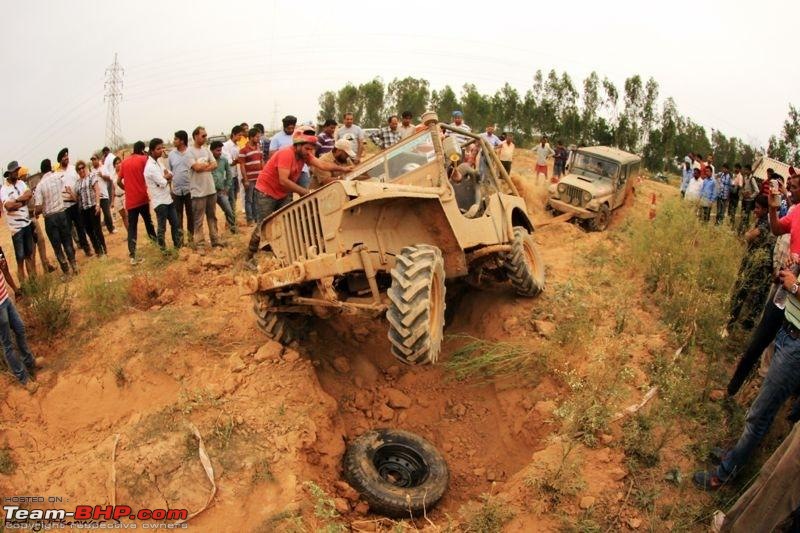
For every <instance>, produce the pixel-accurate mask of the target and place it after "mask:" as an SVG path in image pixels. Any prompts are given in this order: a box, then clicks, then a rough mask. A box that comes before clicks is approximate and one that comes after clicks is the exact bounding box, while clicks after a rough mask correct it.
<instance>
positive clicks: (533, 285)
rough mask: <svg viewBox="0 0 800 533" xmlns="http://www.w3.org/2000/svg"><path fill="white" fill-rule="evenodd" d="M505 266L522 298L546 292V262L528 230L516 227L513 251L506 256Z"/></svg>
mask: <svg viewBox="0 0 800 533" xmlns="http://www.w3.org/2000/svg"><path fill="white" fill-rule="evenodd" d="M503 266H504V268H505V271H506V275H507V276H508V279H509V281H511V285H512V286H513V287H514V290H516V291H517V294H519V295H520V296H536V295H537V294H539V293H540V292H542V291H543V290H544V262H543V261H542V257H541V256H540V255H539V250H538V249H537V248H536V243H535V242H534V240H533V237H532V236H531V234H530V233H528V230H527V229H525V228H523V227H520V226H514V240H513V241H511V251H510V252H509V253H507V254H506V257H505V263H504V265H503Z"/></svg>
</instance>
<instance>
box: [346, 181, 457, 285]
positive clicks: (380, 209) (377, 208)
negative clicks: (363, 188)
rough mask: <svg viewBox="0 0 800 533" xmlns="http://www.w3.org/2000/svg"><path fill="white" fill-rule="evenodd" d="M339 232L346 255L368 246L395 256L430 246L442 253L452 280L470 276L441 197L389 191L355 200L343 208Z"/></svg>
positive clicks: (447, 272) (384, 253)
mask: <svg viewBox="0 0 800 533" xmlns="http://www.w3.org/2000/svg"><path fill="white" fill-rule="evenodd" d="M338 233H339V234H338V236H337V240H338V241H339V243H338V244H339V250H340V252H342V253H346V252H347V251H349V250H352V249H353V248H355V247H356V246H360V245H364V246H366V247H367V248H368V249H369V250H370V251H371V252H378V253H380V254H381V256H382V257H383V256H386V255H392V256H394V255H397V254H399V253H400V250H402V249H403V248H404V247H406V246H408V245H409V244H430V245H432V246H436V247H437V248H439V249H440V250H441V251H442V255H443V256H444V263H445V275H446V276H447V277H448V278H451V277H458V276H463V275H465V274H467V262H466V257H465V255H464V251H463V250H462V249H461V246H460V245H459V243H458V239H457V238H456V235H455V232H454V231H453V228H452V226H451V225H450V222H449V220H448V218H447V215H446V214H445V211H444V207H443V206H442V202H441V199H440V198H439V196H438V195H437V194H429V193H409V192H399V193H398V194H396V195H394V194H391V193H389V192H388V191H387V192H386V193H384V194H382V195H381V196H380V197H379V198H377V197H373V198H370V197H368V196H362V197H359V198H355V199H353V200H351V201H349V202H346V203H345V204H344V205H343V206H342V219H341V222H340V224H339V232H338Z"/></svg>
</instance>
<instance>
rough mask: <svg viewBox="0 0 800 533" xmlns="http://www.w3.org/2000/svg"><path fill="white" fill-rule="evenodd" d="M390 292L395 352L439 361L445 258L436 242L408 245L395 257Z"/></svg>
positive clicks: (406, 358) (416, 360)
mask: <svg viewBox="0 0 800 533" xmlns="http://www.w3.org/2000/svg"><path fill="white" fill-rule="evenodd" d="M395 260H396V262H395V266H394V268H393V269H392V286H391V287H390V288H389V291H388V292H387V294H388V296H389V302H390V303H389V310H388V311H387V312H386V318H387V319H388V320H389V341H390V342H391V343H392V355H394V356H395V357H397V358H398V359H400V360H401V361H403V362H404V363H407V364H410V365H418V364H424V363H435V362H436V360H437V359H438V358H439V351H440V350H441V347H442V335H443V331H444V310H445V299H444V297H445V285H444V278H445V275H444V259H443V258H442V252H440V251H439V249H438V248H436V247H435V246H429V245H427V244H419V245H416V246H407V247H405V248H403V249H402V250H401V251H400V254H398V255H397V257H395Z"/></svg>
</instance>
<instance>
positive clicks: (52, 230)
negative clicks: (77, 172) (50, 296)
mask: <svg viewBox="0 0 800 533" xmlns="http://www.w3.org/2000/svg"><path fill="white" fill-rule="evenodd" d="M40 170H41V171H42V179H41V180H40V181H39V185H38V186H37V187H36V192H35V193H34V204H35V206H36V207H35V211H36V213H37V214H43V215H44V231H45V233H46V234H47V238H48V239H49V240H50V245H51V246H52V247H53V250H54V251H55V253H56V259H57V260H58V264H59V265H61V271H62V272H63V273H64V274H68V273H69V268H70V267H71V268H72V273H73V274H77V273H78V263H77V261H76V260H75V247H74V246H73V245H72V225H71V224H70V221H69V218H67V213H66V211H65V209H66V208H65V206H64V198H63V196H62V194H61V191H62V190H63V189H64V182H62V181H61V175H60V174H55V173H54V172H53V169H52V165H51V163H50V160H49V159H45V160H44V161H42V163H41V165H40ZM68 261H69V263H68Z"/></svg>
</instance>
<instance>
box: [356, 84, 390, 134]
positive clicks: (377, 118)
mask: <svg viewBox="0 0 800 533" xmlns="http://www.w3.org/2000/svg"><path fill="white" fill-rule="evenodd" d="M384 98H385V94H384V87H383V82H382V81H381V79H380V78H374V79H372V80H370V81H368V82H367V83H363V84H361V85H359V86H358V100H359V104H360V105H359V107H360V109H361V110H362V112H363V115H362V117H361V125H362V126H364V127H366V128H376V127H379V126H383V125H384V124H385V123H386V116H385V115H386V113H385V112H384V110H383V102H384Z"/></svg>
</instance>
